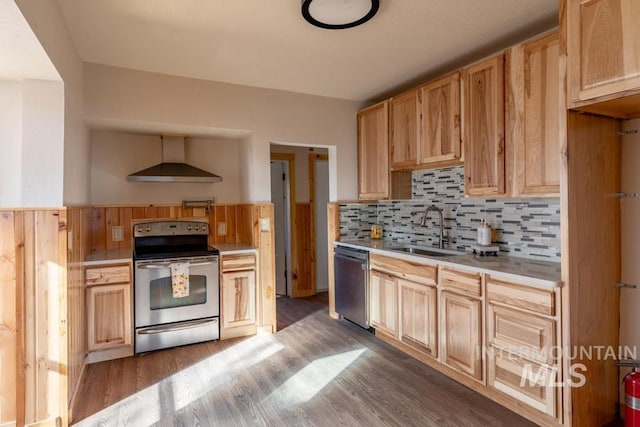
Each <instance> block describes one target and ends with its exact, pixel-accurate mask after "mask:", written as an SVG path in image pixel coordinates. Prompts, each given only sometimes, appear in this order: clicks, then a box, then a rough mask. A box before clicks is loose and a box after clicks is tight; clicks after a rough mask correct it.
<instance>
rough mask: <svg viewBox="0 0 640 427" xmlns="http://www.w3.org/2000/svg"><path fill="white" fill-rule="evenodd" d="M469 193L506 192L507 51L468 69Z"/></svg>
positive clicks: (466, 149) (466, 152) (466, 142)
mask: <svg viewBox="0 0 640 427" xmlns="http://www.w3.org/2000/svg"><path fill="white" fill-rule="evenodd" d="M464 81H465V84H464V87H465V95H464V102H465V116H464V123H465V126H464V128H465V131H464V135H465V136H464V156H465V159H464V174H465V194H467V195H468V196H496V195H504V194H505V129H504V107H505V100H504V55H498V56H496V57H493V58H490V59H488V60H486V61H483V62H480V63H478V64H475V65H472V66H470V67H469V68H467V69H466V70H465V72H464Z"/></svg>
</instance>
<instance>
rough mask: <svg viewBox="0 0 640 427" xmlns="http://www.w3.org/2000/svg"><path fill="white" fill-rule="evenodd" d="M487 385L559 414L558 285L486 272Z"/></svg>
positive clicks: (548, 413) (535, 406)
mask: <svg viewBox="0 0 640 427" xmlns="http://www.w3.org/2000/svg"><path fill="white" fill-rule="evenodd" d="M486 282H487V345H488V357H487V374H488V382H487V383H488V385H489V387H492V388H494V389H495V390H497V391H499V392H502V393H504V394H506V395H508V396H510V397H512V398H514V399H517V400H518V401H520V402H522V403H524V404H525V405H527V406H530V407H532V408H534V409H537V410H538V411H540V412H542V413H544V414H547V415H549V416H551V417H553V418H558V417H559V412H560V409H559V408H560V407H561V404H560V402H559V397H560V392H559V390H560V388H559V387H558V381H559V380H560V366H561V360H559V359H558V358H559V357H560V356H561V354H559V353H558V351H557V349H558V346H559V344H560V340H559V339H558V337H559V332H560V330H559V327H558V326H559V322H560V319H559V316H558V315H557V312H556V310H555V307H556V305H557V304H558V303H559V301H558V299H559V294H558V292H557V289H538V288H535V287H533V286H526V285H525V284H522V283H514V282H511V281H508V280H504V279H501V278H497V277H493V276H492V275H487V278H486Z"/></svg>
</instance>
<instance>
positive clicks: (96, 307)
mask: <svg viewBox="0 0 640 427" xmlns="http://www.w3.org/2000/svg"><path fill="white" fill-rule="evenodd" d="M85 286H86V297H87V350H88V352H89V353H88V356H87V362H89V363H94V362H101V361H104V360H110V359H116V358H119V357H126V356H131V355H133V323H132V318H133V314H132V310H133V307H132V304H131V287H132V280H131V263H130V262H116V263H113V264H100V265H99V266H86V267H85Z"/></svg>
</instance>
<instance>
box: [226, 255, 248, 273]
mask: <svg viewBox="0 0 640 427" xmlns="http://www.w3.org/2000/svg"><path fill="white" fill-rule="evenodd" d="M255 268H256V256H255V255H226V256H223V257H222V271H223V272H224V271H238V270H253V269H255Z"/></svg>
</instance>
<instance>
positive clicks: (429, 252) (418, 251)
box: [389, 246, 463, 257]
mask: <svg viewBox="0 0 640 427" xmlns="http://www.w3.org/2000/svg"><path fill="white" fill-rule="evenodd" d="M389 250H392V251H398V252H405V253H408V254H413V255H422V256H431V257H449V256H457V255H463V253H462V252H456V251H449V250H445V249H436V248H433V249H426V248H416V247H414V246H397V247H391V248H389Z"/></svg>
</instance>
